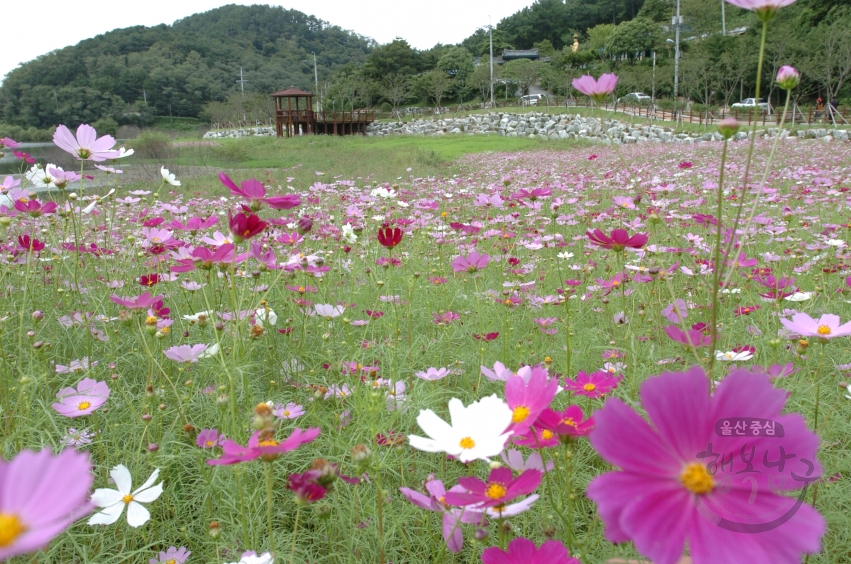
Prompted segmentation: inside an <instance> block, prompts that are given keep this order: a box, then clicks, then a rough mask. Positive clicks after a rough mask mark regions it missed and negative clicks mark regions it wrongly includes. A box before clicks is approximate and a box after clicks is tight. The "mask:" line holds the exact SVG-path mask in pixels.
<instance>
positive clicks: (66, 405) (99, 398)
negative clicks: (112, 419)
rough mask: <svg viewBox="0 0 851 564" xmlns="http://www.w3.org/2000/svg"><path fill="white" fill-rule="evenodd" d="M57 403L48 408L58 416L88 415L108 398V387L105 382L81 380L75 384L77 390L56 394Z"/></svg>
mask: <svg viewBox="0 0 851 564" xmlns="http://www.w3.org/2000/svg"><path fill="white" fill-rule="evenodd" d="M56 397H57V398H59V402H57V403H54V404H53V405H51V406H50V407H52V408H53V409H55V410H56V412H57V413H59V415H64V416H65V417H82V416H83V415H88V414H90V413H91V412H93V411H94V410H96V409H97V408H99V407H100V406H102V405H103V404H105V403H106V400H107V399H108V398H109V386H107V385H106V382H98V381H97V380H92V379H91V378H83V379H82V380H80V382H79V383H78V384H77V388H76V389H75V388H62V389H61V390H59V392H58V393H57V394H56Z"/></svg>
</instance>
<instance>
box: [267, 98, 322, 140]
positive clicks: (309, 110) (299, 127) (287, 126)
mask: <svg viewBox="0 0 851 564" xmlns="http://www.w3.org/2000/svg"><path fill="white" fill-rule="evenodd" d="M272 99H273V100H274V101H275V130H276V131H277V133H278V137H284V132H286V137H288V138H289V137H293V136H295V135H304V134H309V133H313V131H314V125H315V123H316V118H315V116H314V115H313V94H311V93H310V92H305V91H304V90H299V89H298V88H287V89H286V90H281V91H280V92H275V93H274V94H272ZM284 100H286V102H284ZM300 101H302V103H301V104H299V102H300ZM299 105H301V106H302V107H301V108H299Z"/></svg>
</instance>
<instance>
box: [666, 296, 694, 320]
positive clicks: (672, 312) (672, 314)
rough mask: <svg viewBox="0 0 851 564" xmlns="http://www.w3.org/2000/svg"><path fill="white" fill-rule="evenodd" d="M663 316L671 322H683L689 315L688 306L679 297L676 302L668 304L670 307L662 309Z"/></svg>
mask: <svg viewBox="0 0 851 564" xmlns="http://www.w3.org/2000/svg"><path fill="white" fill-rule="evenodd" d="M662 317H664V318H665V319H667V320H668V321H670V322H671V323H681V322H682V321H683V319H685V318H686V317H688V306H687V305H686V302H685V301H684V300H683V299H682V298H677V299H676V300H674V303H672V304H668V307H666V308H665V309H663V310H662Z"/></svg>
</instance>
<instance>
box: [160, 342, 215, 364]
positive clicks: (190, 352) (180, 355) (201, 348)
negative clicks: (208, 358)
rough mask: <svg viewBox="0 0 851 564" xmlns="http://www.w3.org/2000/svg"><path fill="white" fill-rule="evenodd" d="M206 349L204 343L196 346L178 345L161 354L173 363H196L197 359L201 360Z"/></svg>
mask: <svg viewBox="0 0 851 564" xmlns="http://www.w3.org/2000/svg"><path fill="white" fill-rule="evenodd" d="M208 348H210V347H209V346H207V345H205V344H204V343H200V344H197V345H179V346H174V347H171V348H169V349H166V350H164V351H163V354H164V355H165V356H166V358H169V359H171V360H173V361H175V362H198V359H199V358H202V356H203V355H204V353H205V352H207V349H208Z"/></svg>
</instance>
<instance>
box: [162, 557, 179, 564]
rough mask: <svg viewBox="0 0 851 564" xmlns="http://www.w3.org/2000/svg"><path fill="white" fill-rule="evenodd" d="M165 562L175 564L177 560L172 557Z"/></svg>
mask: <svg viewBox="0 0 851 564" xmlns="http://www.w3.org/2000/svg"><path fill="white" fill-rule="evenodd" d="M165 564H177V560H175V559H174V558H169V559H168V560H166V561H165Z"/></svg>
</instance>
